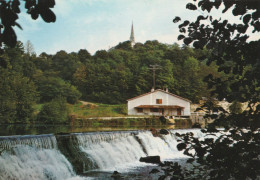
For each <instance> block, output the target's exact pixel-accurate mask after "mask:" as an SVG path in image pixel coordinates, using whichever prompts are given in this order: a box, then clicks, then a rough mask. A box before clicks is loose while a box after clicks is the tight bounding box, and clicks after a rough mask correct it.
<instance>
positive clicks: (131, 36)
mask: <svg viewBox="0 0 260 180" xmlns="http://www.w3.org/2000/svg"><path fill="white" fill-rule="evenodd" d="M130 43H131V46H132V47H133V46H134V45H135V35H134V23H133V22H132V29H131V35H130Z"/></svg>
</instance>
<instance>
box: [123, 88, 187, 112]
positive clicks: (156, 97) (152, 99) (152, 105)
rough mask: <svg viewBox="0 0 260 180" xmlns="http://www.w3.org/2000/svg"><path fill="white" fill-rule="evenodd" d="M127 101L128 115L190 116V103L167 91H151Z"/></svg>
mask: <svg viewBox="0 0 260 180" xmlns="http://www.w3.org/2000/svg"><path fill="white" fill-rule="evenodd" d="M127 101H128V102H127V106H128V115H154V116H162V115H163V116H190V103H191V101H190V100H188V99H185V98H183V97H180V96H177V95H175V94H172V93H169V92H168V90H166V91H164V90H161V89H157V90H152V91H151V92H148V93H146V94H142V95H140V96H137V97H134V98H131V99H128V100H127Z"/></svg>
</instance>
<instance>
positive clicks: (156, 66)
mask: <svg viewBox="0 0 260 180" xmlns="http://www.w3.org/2000/svg"><path fill="white" fill-rule="evenodd" d="M148 69H151V70H153V89H155V71H156V70H158V69H162V68H161V66H159V65H158V64H154V65H150V68H148Z"/></svg>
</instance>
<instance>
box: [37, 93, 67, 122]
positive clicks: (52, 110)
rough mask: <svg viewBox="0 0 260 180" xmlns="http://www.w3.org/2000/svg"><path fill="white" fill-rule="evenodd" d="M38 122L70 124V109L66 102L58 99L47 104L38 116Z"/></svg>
mask: <svg viewBox="0 0 260 180" xmlns="http://www.w3.org/2000/svg"><path fill="white" fill-rule="evenodd" d="M37 120H38V121H39V122H44V123H68V120H69V109H68V107H67V105H66V100H65V99H63V98H61V97H56V98H55V99H53V100H52V101H50V102H48V103H45V104H44V105H43V107H42V109H41V111H40V112H39V114H38V115H37Z"/></svg>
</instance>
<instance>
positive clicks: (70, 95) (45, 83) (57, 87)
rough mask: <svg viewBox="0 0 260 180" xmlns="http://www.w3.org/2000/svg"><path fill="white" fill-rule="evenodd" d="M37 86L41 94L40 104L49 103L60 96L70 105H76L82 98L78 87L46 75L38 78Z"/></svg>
mask: <svg viewBox="0 0 260 180" xmlns="http://www.w3.org/2000/svg"><path fill="white" fill-rule="evenodd" d="M36 85H37V86H38V91H39V93H40V98H41V99H40V102H49V101H51V100H52V99H55V98H56V97H58V96H61V97H64V98H65V99H66V100H67V102H68V103H71V104H74V103H76V102H77V101H78V99H79V97H80V96H81V94H80V92H79V91H78V90H77V89H76V87H74V86H72V85H71V84H70V83H67V82H65V81H64V80H63V79H61V78H58V77H52V76H45V75H44V74H42V75H40V76H38V77H37V80H36Z"/></svg>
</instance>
